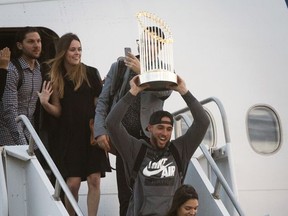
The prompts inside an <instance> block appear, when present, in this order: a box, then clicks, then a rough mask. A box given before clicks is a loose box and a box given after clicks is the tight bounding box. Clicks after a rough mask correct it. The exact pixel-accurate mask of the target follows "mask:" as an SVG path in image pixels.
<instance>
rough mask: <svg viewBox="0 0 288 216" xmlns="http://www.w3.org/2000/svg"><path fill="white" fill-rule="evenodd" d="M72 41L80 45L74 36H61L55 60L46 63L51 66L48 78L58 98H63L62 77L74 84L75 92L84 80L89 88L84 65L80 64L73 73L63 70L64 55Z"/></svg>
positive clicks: (68, 34) (70, 34)
mask: <svg viewBox="0 0 288 216" xmlns="http://www.w3.org/2000/svg"><path fill="white" fill-rule="evenodd" d="M73 40H77V41H79V42H80V43H81V41H80V39H79V38H78V36H77V35H76V34H73V33H67V34H65V35H63V36H62V37H61V38H60V39H59V41H58V43H57V47H56V55H55V58H54V59H52V60H50V61H48V64H51V70H50V76H51V82H52V85H53V89H55V90H57V92H58V94H59V97H60V98H63V96H64V77H68V79H69V80H71V81H72V82H73V83H74V85H75V88H74V90H75V91H76V90H77V89H78V88H80V86H81V85H82V83H83V81H84V80H85V81H86V82H87V83H88V85H89V86H90V84H89V81H88V78H87V74H86V67H85V65H84V64H82V63H80V64H79V65H77V66H76V67H75V69H74V70H73V71H66V69H65V68H64V59H65V54H66V52H67V50H68V49H69V47H70V44H71V42H72V41H73Z"/></svg>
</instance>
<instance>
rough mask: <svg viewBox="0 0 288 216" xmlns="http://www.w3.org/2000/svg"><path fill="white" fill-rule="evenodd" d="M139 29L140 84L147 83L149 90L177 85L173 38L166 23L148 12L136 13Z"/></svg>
mask: <svg viewBox="0 0 288 216" xmlns="http://www.w3.org/2000/svg"><path fill="white" fill-rule="evenodd" d="M137 20H138V29H139V52H140V68H141V74H140V76H139V78H140V85H142V84H145V83H149V85H150V88H149V90H165V89H167V86H169V85H170V86H171V85H177V75H176V74H175V73H174V62H173V39H172V34H171V31H170V29H169V27H168V26H167V25H166V23H165V22H164V21H163V20H162V19H160V18H158V17H157V16H155V15H154V14H151V13H148V12H139V13H138V14H137Z"/></svg>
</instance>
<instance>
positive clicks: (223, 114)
mask: <svg viewBox="0 0 288 216" xmlns="http://www.w3.org/2000/svg"><path fill="white" fill-rule="evenodd" d="M210 102H215V103H216V105H217V107H218V109H219V111H220V115H221V119H222V123H223V130H224V136H225V142H226V144H229V143H230V141H231V140H230V133H229V130H228V121H227V116H226V112H225V109H224V106H223V105H222V103H221V101H220V100H219V99H218V98H216V97H210V98H207V99H205V100H202V101H200V103H201V104H202V105H204V104H207V103H210ZM186 111H190V110H189V108H188V107H186V108H184V109H181V110H178V111H176V112H174V113H172V114H173V116H174V117H175V120H180V119H183V120H184V122H185V123H186V125H187V126H188V127H189V126H190V125H191V124H192V121H191V119H190V118H189V117H188V116H187V115H186V114H183V113H184V112H186ZM199 147H200V149H201V151H202V153H203V155H204V156H205V158H206V159H207V161H208V163H209V165H210V166H211V168H212V170H213V171H214V173H215V175H216V176H217V181H216V183H217V184H216V185H218V186H216V187H214V192H213V194H212V196H213V197H214V198H217V197H219V196H218V192H219V188H218V187H219V186H220V185H222V187H223V188H224V190H225V191H226V193H227V195H228V197H229V198H230V200H231V202H232V203H233V205H234V207H235V209H236V210H237V212H238V214H239V215H240V216H245V214H244V212H243V210H242V208H241V206H240V204H239V202H238V200H237V199H236V197H235V196H234V193H233V190H231V188H230V186H229V184H228V183H227V181H226V180H225V178H224V176H223V175H222V173H221V171H220V169H219V168H218V166H217V164H216V163H215V161H214V159H213V158H212V156H211V155H210V153H209V152H208V150H207V148H206V147H205V146H204V145H203V144H200V145H199ZM228 149H229V148H227V150H228ZM229 150H230V149H229ZM229 150H228V151H229ZM228 155H230V156H231V154H230V152H228ZM228 159H229V158H228ZM230 163H231V161H230ZM230 170H231V172H232V169H231V167H230ZM231 179H232V184H233V183H234V181H235V180H234V179H235V177H234V173H233V172H232V173H231ZM218 180H219V181H220V184H219V182H218ZM232 186H234V185H232Z"/></svg>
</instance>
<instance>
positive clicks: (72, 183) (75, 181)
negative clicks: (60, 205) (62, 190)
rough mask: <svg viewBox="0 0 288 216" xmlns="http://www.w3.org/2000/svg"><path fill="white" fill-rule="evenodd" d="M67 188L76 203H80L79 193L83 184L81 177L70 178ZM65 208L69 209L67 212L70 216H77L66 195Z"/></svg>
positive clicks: (67, 181)
mask: <svg viewBox="0 0 288 216" xmlns="http://www.w3.org/2000/svg"><path fill="white" fill-rule="evenodd" d="M66 183H67V186H68V188H69V189H70V191H71V193H72V195H73V196H74V198H75V200H76V202H78V192H79V188H80V184H81V178H80V177H69V178H67V180H66ZM65 207H66V209H67V212H68V213H69V215H70V216H75V211H74V209H73V206H72V205H71V203H70V202H69V200H68V199H67V197H66V195H65Z"/></svg>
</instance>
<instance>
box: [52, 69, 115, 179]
mask: <svg viewBox="0 0 288 216" xmlns="http://www.w3.org/2000/svg"><path fill="white" fill-rule="evenodd" d="M86 68H87V77H88V80H89V83H90V86H91V87H89V86H88V84H87V82H85V81H84V82H83V84H82V85H81V87H80V88H79V89H77V91H74V84H73V82H72V81H71V80H68V79H65V87H64V97H63V98H62V99H61V100H60V103H61V106H62V112H61V113H62V114H61V117H60V119H59V120H60V121H59V126H60V127H59V132H60V133H59V146H58V147H56V148H57V149H58V150H57V155H58V160H57V161H58V162H57V161H56V164H58V168H59V170H60V172H61V174H62V176H63V178H64V179H65V178H67V177H81V180H82V181H85V180H86V178H87V176H89V175H90V174H92V173H95V172H101V177H104V176H105V172H109V171H111V170H110V164H109V160H108V158H107V157H106V154H105V152H104V151H103V150H102V149H100V148H98V147H97V146H92V145H91V144H90V133H91V132H90V128H89V120H90V119H94V114H95V106H94V97H98V96H99V95H100V93H101V91H102V82H101V78H100V76H99V72H98V70H97V69H95V68H92V67H88V66H86Z"/></svg>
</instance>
